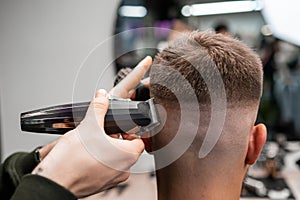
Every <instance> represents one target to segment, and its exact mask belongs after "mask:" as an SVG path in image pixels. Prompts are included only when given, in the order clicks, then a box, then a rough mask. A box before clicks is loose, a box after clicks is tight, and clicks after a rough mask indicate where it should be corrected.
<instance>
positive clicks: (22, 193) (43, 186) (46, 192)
mask: <svg viewBox="0 0 300 200" xmlns="http://www.w3.org/2000/svg"><path fill="white" fill-rule="evenodd" d="M41 199H43V200H54V199H55V200H76V199H77V198H76V197H75V196H74V195H73V194H72V193H71V192H70V191H69V190H67V189H65V188H64V187H62V186H60V185H58V184H57V183H55V182H53V181H51V180H49V179H47V178H45V177H42V176H39V175H34V174H29V175H26V176H24V177H23V178H22V181H21V182H20V184H19V186H18V187H17V189H16V191H15V193H14V195H13V196H12V198H11V200H41Z"/></svg>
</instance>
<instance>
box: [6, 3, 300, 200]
mask: <svg viewBox="0 0 300 200" xmlns="http://www.w3.org/2000/svg"><path fill="white" fill-rule="evenodd" d="M299 6H300V3H299V1H297V0H288V1H283V0H277V1H271V0H251V1H245V0H244V1H224V0H223V1H221V0H168V1H166V0H165V1H153V0H123V1H122V0H115V1H98V0H88V1H83V0H52V1H46V0H41V1H40V0H0V44H1V46H0V70H1V71H0V85H1V87H0V89H1V90H0V131H1V134H0V136H1V137H0V138H1V140H0V142H1V146H0V147H1V159H2V160H3V159H4V158H6V157H7V156H8V155H10V154H11V153H13V152H16V151H29V150H32V149H34V148H35V147H36V146H40V145H42V144H46V143H48V142H50V141H52V140H54V139H55V138H57V136H54V135H43V134H32V133H27V132H22V131H21V130H20V125H19V115H20V113H21V112H24V111H28V110H33V109H37V108H41V107H45V106H49V105H57V104H62V103H68V102H79V101H88V100H90V99H91V98H92V96H93V94H94V91H95V90H96V89H97V88H100V87H101V88H105V89H107V90H109V89H110V88H111V87H112V86H113V82H114V78H115V76H116V73H117V72H118V70H120V69H122V68H124V67H130V68H133V67H134V66H135V65H136V64H137V62H138V61H139V60H141V59H142V58H144V57H145V56H146V55H151V56H155V54H156V53H157V52H159V50H160V49H162V48H164V47H165V46H166V45H167V42H168V41H170V40H172V39H174V38H175V37H176V34H177V33H180V32H186V31H191V30H194V29H198V30H207V29H209V30H212V31H216V32H220V33H223V34H229V35H232V36H233V37H236V38H239V39H240V40H242V41H244V42H245V43H247V44H248V45H249V46H250V47H251V48H253V49H254V50H255V51H256V52H257V53H258V54H259V55H260V57H261V59H262V62H263V65H264V72H265V73H264V93H263V97H262V101H261V106H260V109H259V114H258V119H257V122H263V123H265V124H266V125H267V127H268V131H269V132H268V143H267V145H266V147H265V149H264V152H263V154H262V156H261V158H260V160H259V161H258V162H257V164H256V166H254V167H253V170H250V172H249V179H248V180H250V181H248V182H247V181H246V183H245V188H244V191H243V196H244V197H254V196H255V197H257V198H268V197H267V194H264V193H261V191H262V190H263V189H262V188H256V187H253V184H252V185H251V183H253V182H251V181H253V180H252V179H254V181H262V182H263V183H264V186H265V187H266V188H267V189H268V190H272V189H274V188H272V187H271V186H272V185H273V186H274V187H275V188H277V189H276V191H275V192H278V193H279V194H280V195H284V194H285V195H286V196H287V197H286V198H290V199H297V198H299V199H300V195H299V194H297V192H296V191H297V190H298V191H299V188H300V172H299V164H297V161H298V160H299V159H300V155H299V152H300V143H299V140H300V85H299V84H300V75H299V65H300V61H299V58H300V57H299V56H300V54H299V45H300V26H298V23H297V20H298V19H299V17H300V13H299V12H298V10H297V9H299ZM143 27H155V28H157V29H141V28H143ZM129 30H130V31H129ZM124 31H128V32H126V33H125V34H124ZM120 33H121V34H120ZM116 35H117V37H115V36H116ZM147 47H148V48H147ZM136 167H137V168H139V167H140V168H145V169H148V170H151V169H153V168H154V165H153V159H152V157H151V156H148V155H144V157H142V158H141V160H140V161H139V162H138V164H137V166H136ZM251 178H252V179H251ZM270 180H271V181H270ZM272 181H273V182H272ZM155 188H156V186H155V174H154V173H147V174H139V175H138V174H136V175H133V176H131V178H130V179H129V181H128V182H126V183H124V184H123V185H120V186H119V187H117V188H116V189H112V190H109V191H107V192H104V193H101V194H99V195H95V196H94V197H91V199H99V198H101V199H138V198H143V199H149V200H150V199H155V197H156V191H155ZM285 189H287V190H288V191H289V193H288V194H287V192H286V190H285ZM274 190H275V189H274ZM280 192H281V193H280ZM284 192H285V193H284ZM276 194H277V193H276ZM269 198H271V197H269ZM283 199H285V198H283Z"/></svg>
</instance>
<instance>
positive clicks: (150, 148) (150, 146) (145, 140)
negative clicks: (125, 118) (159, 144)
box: [141, 133, 152, 153]
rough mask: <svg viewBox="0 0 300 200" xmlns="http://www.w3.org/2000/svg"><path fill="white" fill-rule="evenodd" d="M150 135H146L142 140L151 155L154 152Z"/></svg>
mask: <svg viewBox="0 0 300 200" xmlns="http://www.w3.org/2000/svg"><path fill="white" fill-rule="evenodd" d="M150 137H151V136H150V133H145V134H144V135H143V136H142V137H141V139H142V140H143V142H144V145H145V150H146V151H147V152H148V153H151V152H152V145H151V138H150Z"/></svg>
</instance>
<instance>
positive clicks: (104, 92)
mask: <svg viewBox="0 0 300 200" xmlns="http://www.w3.org/2000/svg"><path fill="white" fill-rule="evenodd" d="M98 92H99V95H101V96H105V97H107V92H106V90H104V89H100V90H98Z"/></svg>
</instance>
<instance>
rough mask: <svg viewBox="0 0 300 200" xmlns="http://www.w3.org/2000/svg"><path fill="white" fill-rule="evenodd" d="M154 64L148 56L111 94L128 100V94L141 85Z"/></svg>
mask: <svg viewBox="0 0 300 200" xmlns="http://www.w3.org/2000/svg"><path fill="white" fill-rule="evenodd" d="M151 64H152V58H151V57H150V56H147V57H146V58H144V59H143V60H142V61H141V62H139V63H138V65H137V66H136V67H135V68H134V69H133V70H132V71H131V72H130V73H129V74H128V75H127V76H126V77H125V78H124V79H123V80H122V81H120V83H118V84H117V85H116V86H115V87H114V88H113V89H112V90H111V91H110V92H109V93H110V94H112V95H114V96H117V97H120V98H128V92H129V91H130V90H132V89H134V88H136V86H137V85H138V84H139V83H140V81H141V80H142V78H143V77H144V75H145V73H146V72H147V71H148V69H149V68H150V66H151Z"/></svg>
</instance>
